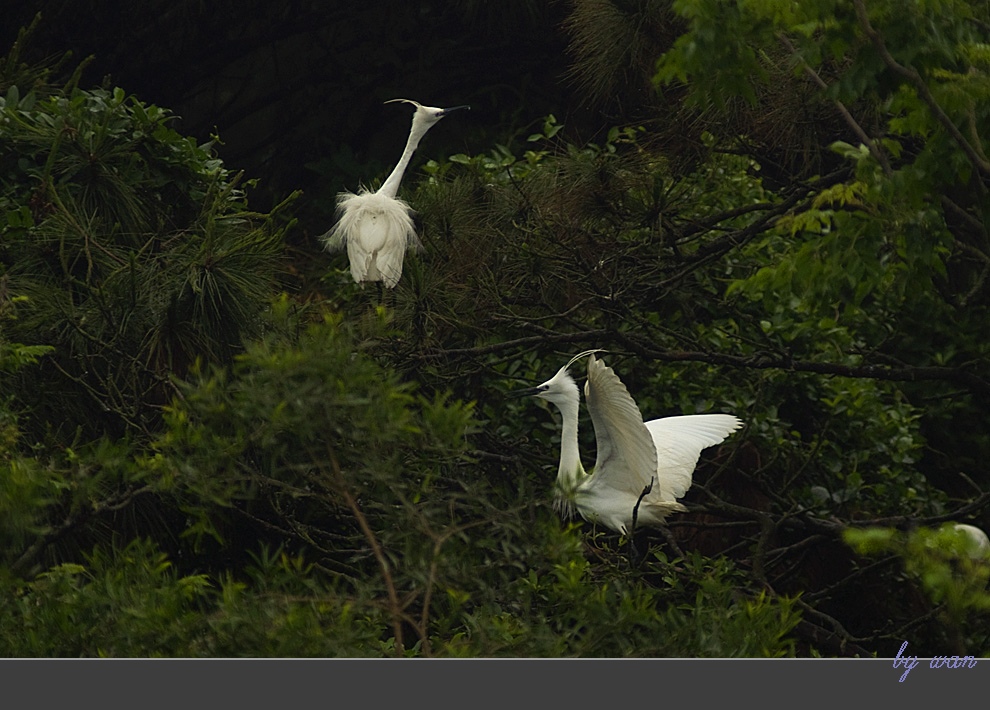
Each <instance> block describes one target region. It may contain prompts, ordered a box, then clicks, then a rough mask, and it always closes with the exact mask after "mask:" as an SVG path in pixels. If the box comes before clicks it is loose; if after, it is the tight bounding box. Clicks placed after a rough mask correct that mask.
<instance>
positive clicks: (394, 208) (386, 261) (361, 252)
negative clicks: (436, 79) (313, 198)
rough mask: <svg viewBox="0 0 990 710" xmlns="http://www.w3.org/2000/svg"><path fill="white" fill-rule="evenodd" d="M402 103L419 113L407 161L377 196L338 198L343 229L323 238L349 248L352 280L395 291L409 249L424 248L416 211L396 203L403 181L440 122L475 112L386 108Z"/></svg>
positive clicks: (347, 194)
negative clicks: (422, 144) (425, 138)
mask: <svg viewBox="0 0 990 710" xmlns="http://www.w3.org/2000/svg"><path fill="white" fill-rule="evenodd" d="M397 101H398V102H405V103H408V104H412V105H413V106H415V107H416V111H415V113H413V119H412V128H411V129H410V131H409V139H408V140H407V141H406V148H405V150H403V151H402V157H401V158H399V162H398V163H397V164H396V166H395V168H394V169H393V170H392V172H391V174H390V175H389V176H388V178H386V179H385V182H384V183H382V186H381V187H380V188H378V190H376V191H375V192H371V191H370V190H368V189H365V188H363V187H362V188H361V189H360V190H358V193H357V194H354V193H353V192H341V193H340V194H338V195H337V215H338V219H337V223H336V224H335V225H334V226H333V228H332V229H330V231H328V232H327V233H326V234H324V235H323V236H321V237H320V239H321V240H322V241H323V243H324V245H325V246H326V248H327V249H328V250H330V251H336V250H338V249H343V248H345V247H346V248H347V258H348V260H349V261H350V265H351V276H352V277H353V278H354V280H355V281H356V282H358V283H360V282H362V281H381V282H382V283H383V284H384V285H385V286H386V287H387V288H393V287H394V286H395V285H396V284H397V283H398V282H399V277H400V276H402V261H403V259H404V258H405V255H406V249H419V248H421V247H422V244H421V243H420V241H419V237H418V236H416V227H415V225H414V224H413V218H412V216H413V210H412V208H411V207H409V204H408V203H407V202H406V201H405V200H400V199H399V198H398V197H396V195H397V194H398V192H399V183H400V182H402V175H403V173H405V171H406V167H407V166H408V165H409V160H410V159H411V158H412V156H413V153H415V152H416V146H418V145H419V142H420V140H422V138H423V136H424V135H425V134H426V132H427V131H428V130H430V128H431V127H432V126H433V125H434V124H436V123H437V121H439V120H440V119H441V118H443V117H444V116H446V115H447V114H449V113H451V112H452V111H457V110H459V109H463V108H470V107H469V106H454V107H452V108H434V107H433V106H423V105H422V104H419V103H417V102H415V101H411V100H410V99H390V100H389V101H386V102H385V103H393V102H397Z"/></svg>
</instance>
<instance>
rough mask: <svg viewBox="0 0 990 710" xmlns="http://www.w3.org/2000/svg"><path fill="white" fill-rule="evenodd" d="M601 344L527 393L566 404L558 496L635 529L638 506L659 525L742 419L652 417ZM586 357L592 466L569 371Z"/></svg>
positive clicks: (641, 519)
mask: <svg viewBox="0 0 990 710" xmlns="http://www.w3.org/2000/svg"><path fill="white" fill-rule="evenodd" d="M595 352H599V351H598V350H589V351H586V352H583V353H579V354H578V355H575V356H574V357H573V358H571V360H570V362H568V363H567V364H566V365H564V366H563V367H562V368H560V370H558V371H557V374H555V375H554V376H553V377H552V378H550V379H549V380H547V381H546V382H544V383H543V384H541V385H539V386H537V387H533V388H531V389H529V390H525V391H523V392H520V393H519V394H532V395H535V396H537V397H540V398H542V399H545V400H548V401H550V402H552V403H553V404H554V405H556V407H557V408H558V409H559V410H560V414H561V418H562V431H561V441H560V466H559V468H558V470H557V483H556V487H555V497H556V501H555V503H556V506H557V507H558V509H559V510H560V511H561V513H562V514H564V515H572V514H573V511H574V509H577V512H578V513H580V514H581V517H583V518H584V519H585V520H587V521H589V522H592V523H600V524H602V525H604V526H605V527H607V528H609V529H611V530H614V531H615V532H619V533H623V534H629V533H631V532H632V529H633V527H634V526H633V511H634V510H636V511H637V516H636V524H637V525H659V524H661V523H662V522H663V521H664V518H665V517H666V516H667V515H669V514H670V513H672V512H683V511H685V510H687V509H686V508H685V507H684V506H683V505H681V504H680V503H678V502H677V499H678V498H680V497H682V496H683V495H684V494H685V493H686V492H687V490H688V488H690V487H691V478H692V475H693V473H694V469H695V466H696V465H697V463H698V457H699V456H700V455H701V451H702V450H703V449H705V448H707V447H709V446H715V445H716V444H719V443H721V442H722V441H724V440H725V438H726V437H727V436H728V435H729V434H731V433H732V432H733V431H735V430H736V429H738V428H739V427H740V426H742V422H741V421H740V420H739V419H738V418H736V417H734V416H732V415H730V414H693V415H685V416H675V417H666V418H662V419H654V420H652V421H649V422H645V423H644V422H643V415H642V413H641V412H640V410H639V407H638V406H637V405H636V402H635V401H634V400H633V398H632V396H630V394H629V391H628V390H627V389H626V386H625V385H624V384H622V381H621V380H620V379H619V377H618V376H617V375H616V374H615V372H614V371H613V370H612V368H610V367H607V366H606V365H605V363H603V362H602V361H600V360H598V359H597V358H595V356H594V353H595ZM582 357H587V358H588V380H587V382H586V383H585V386H584V394H585V399H586V400H587V404H588V410H589V412H590V414H591V421H592V423H593V424H594V427H595V440H596V443H597V448H598V452H597V456H596V459H595V468H594V470H593V471H592V473H590V474H589V473H586V472H585V470H584V467H583V466H582V464H581V459H580V454H579V451H578V406H579V401H580V396H579V392H578V387H577V384H576V383H575V382H574V379H573V378H572V377H571V376H570V375H569V374H568V372H567V369H568V368H569V367H570V366H571V365H572V364H573V363H574V361H575V360H578V359H579V358H582ZM651 484H652V488H650V491H649V492H648V493H645V494H644V490H646V489H647V488H648V487H650V486H651ZM637 506H638V508H637Z"/></svg>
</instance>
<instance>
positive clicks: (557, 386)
mask: <svg viewBox="0 0 990 710" xmlns="http://www.w3.org/2000/svg"><path fill="white" fill-rule="evenodd" d="M597 352H602V351H601V350H600V349H599V350H585V351H584V352H582V353H578V354H577V355H575V356H574V357H572V358H571V359H570V360H569V361H568V362H567V364H566V365H564V366H563V367H562V368H560V369H559V370H557V374H555V375H554V376H553V377H551V378H550V379H549V380H547V381H546V382H544V383H543V384H540V385H537V386H536V387H529V388H527V389H524V390H519V391H517V392H513V396H516V397H523V396H526V395H531V396H533V397H539V398H540V399H545V400H547V401H548V402H553V403H554V404H555V405H557V408H558V409H560V408H561V407H562V406H566V405H567V404H572V405H574V406H576V405H577V403H578V401H579V399H580V394H579V390H578V386H577V383H576V382H575V381H574V378H573V377H571V375H570V373H568V372H567V370H568V368H569V367H570V366H571V365H573V364H574V363H575V362H576V361H577V360H580V359H581V358H583V357H587V356H588V355H591V354H592V353H597Z"/></svg>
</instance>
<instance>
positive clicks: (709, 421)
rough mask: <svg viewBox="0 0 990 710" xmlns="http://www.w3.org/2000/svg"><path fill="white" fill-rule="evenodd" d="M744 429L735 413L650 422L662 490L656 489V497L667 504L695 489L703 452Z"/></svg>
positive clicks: (696, 415)
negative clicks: (695, 469) (692, 486)
mask: <svg viewBox="0 0 990 710" xmlns="http://www.w3.org/2000/svg"><path fill="white" fill-rule="evenodd" d="M741 426H742V422H741V421H740V420H739V419H737V418H736V417H734V416H732V415H731V414H687V415H684V416H679V417H664V418H663V419H653V420H652V421H648V422H646V428H647V429H648V430H649V432H650V434H651V436H652V438H653V445H654V447H655V448H656V452H657V481H658V483H659V486H658V488H659V490H657V489H656V488H655V489H654V490H653V491H652V494H654V495H655V494H657V493H658V492H659V494H660V497H661V500H666V501H673V500H675V499H677V498H680V497H682V496H683V495H684V494H685V493H687V490H688V488H690V487H691V477H692V475H693V473H694V467H695V466H696V465H697V464H698V457H699V456H700V455H701V451H702V450H703V449H705V448H707V447H709V446H715V445H716V444H721V443H722V442H723V441H724V440H725V437H727V436H728V435H729V434H731V433H732V432H734V431H735V430H736V429H738V428H739V427H741ZM651 497H653V495H651Z"/></svg>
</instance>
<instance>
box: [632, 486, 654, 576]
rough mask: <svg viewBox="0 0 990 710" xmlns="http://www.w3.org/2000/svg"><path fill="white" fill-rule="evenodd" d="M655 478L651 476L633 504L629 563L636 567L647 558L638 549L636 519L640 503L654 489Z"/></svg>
mask: <svg viewBox="0 0 990 710" xmlns="http://www.w3.org/2000/svg"><path fill="white" fill-rule="evenodd" d="M653 480H654V479H653V478H650V482H649V483H648V484H647V485H646V487H645V488H643V492H642V493H640V494H639V498H638V499H637V500H636V505H635V506H633V514H632V526H631V527H630V529H629V564H630V565H633V566H635V567H639V565H640V564H641V563H642V562H643V560H644V559H646V555H640V553H639V550H637V549H636V541H635V539H634V538H635V535H636V521H637V520H638V519H639V504H640V503H642V502H643V499H644V498H645V497H646V496H648V495H649V494H650V491H652V490H653Z"/></svg>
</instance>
